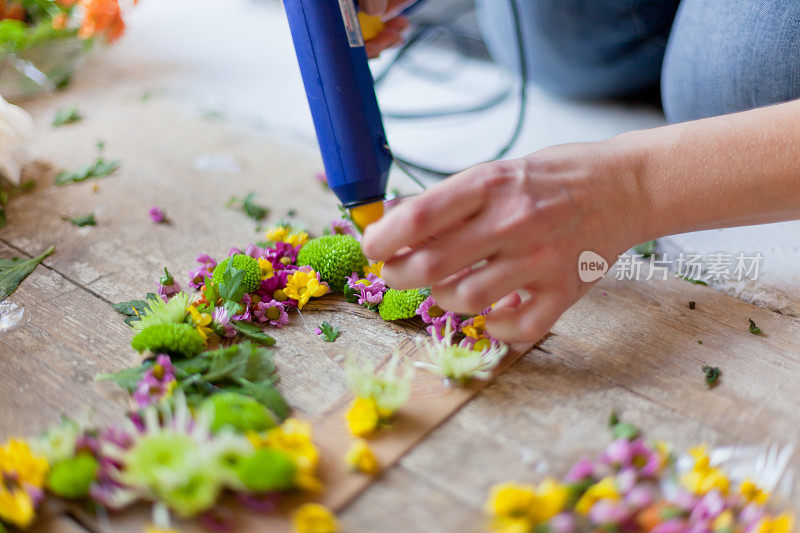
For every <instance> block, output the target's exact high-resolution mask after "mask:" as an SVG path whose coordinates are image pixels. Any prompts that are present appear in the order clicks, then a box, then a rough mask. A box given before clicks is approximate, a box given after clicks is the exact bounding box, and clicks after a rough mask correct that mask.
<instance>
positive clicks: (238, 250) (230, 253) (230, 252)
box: [228, 246, 243, 257]
mask: <svg viewBox="0 0 800 533" xmlns="http://www.w3.org/2000/svg"><path fill="white" fill-rule="evenodd" d="M241 253H243V252H242V251H241V250H240V249H238V248H237V247H235V246H231V249H230V250H228V257H230V256H232V255H236V254H241Z"/></svg>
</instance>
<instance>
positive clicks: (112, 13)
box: [78, 0, 125, 43]
mask: <svg viewBox="0 0 800 533" xmlns="http://www.w3.org/2000/svg"><path fill="white" fill-rule="evenodd" d="M80 5H81V7H82V8H83V9H84V12H85V15H84V18H83V24H81V29H80V30H79V32H78V35H80V36H81V37H82V38H83V39H88V38H90V37H94V36H95V35H100V34H104V35H105V38H106V41H107V42H109V43H111V42H114V41H116V40H117V39H119V38H120V36H121V35H122V33H123V32H124V31H125V21H124V20H122V10H121V9H120V7H119V2H118V1H117V0H80Z"/></svg>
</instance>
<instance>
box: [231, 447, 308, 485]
mask: <svg viewBox="0 0 800 533" xmlns="http://www.w3.org/2000/svg"><path fill="white" fill-rule="evenodd" d="M236 472H237V474H238V476H239V480H240V481H241V482H242V484H244V486H245V487H246V488H247V490H250V491H253V492H270V491H275V490H288V489H291V488H294V486H295V477H296V474H297V467H296V466H295V464H294V461H293V460H292V458H291V457H289V456H288V455H286V454H285V453H283V452H281V451H278V450H273V449H271V448H261V449H258V450H256V451H255V453H253V454H252V455H249V456H247V457H245V458H243V459H242V460H241V461H240V462H239V464H238V468H237V469H236Z"/></svg>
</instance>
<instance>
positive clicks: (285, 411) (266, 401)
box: [234, 379, 291, 422]
mask: <svg viewBox="0 0 800 533" xmlns="http://www.w3.org/2000/svg"><path fill="white" fill-rule="evenodd" d="M238 382H239V386H240V389H239V390H238V391H234V392H240V393H242V394H246V395H247V396H250V397H252V398H254V399H256V400H258V401H259V402H261V404H262V405H263V406H264V407H266V408H267V409H269V410H270V411H272V414H274V415H275V416H276V417H277V418H278V420H280V421H281V422H283V421H284V420H286V417H288V416H289V413H290V412H291V408H290V407H289V404H287V403H286V400H284V399H283V395H282V394H281V392H280V391H279V390H278V389H277V388H276V387H275V385H274V384H273V383H271V382H268V381H259V382H250V381H248V380H246V379H240V380H238Z"/></svg>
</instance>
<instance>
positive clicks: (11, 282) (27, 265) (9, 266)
mask: <svg viewBox="0 0 800 533" xmlns="http://www.w3.org/2000/svg"><path fill="white" fill-rule="evenodd" d="M53 250H54V247H53V246H50V248H48V249H47V250H45V251H44V253H42V255H40V256H38V257H33V258H31V259H23V258H21V257H9V258H0V301H3V300H5V299H6V298H8V297H9V296H11V294H12V293H13V292H14V291H15V290H17V287H19V284H20V283H22V280H24V279H25V278H26V277H28V274H30V273H31V272H33V269H35V268H36V266H37V265H38V264H39V263H41V262H42V261H43V260H44V258H45V257H47V256H48V255H50V254H52V253H53Z"/></svg>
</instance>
